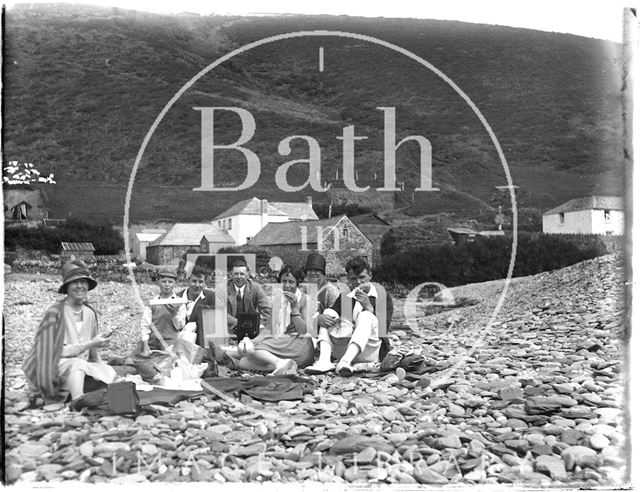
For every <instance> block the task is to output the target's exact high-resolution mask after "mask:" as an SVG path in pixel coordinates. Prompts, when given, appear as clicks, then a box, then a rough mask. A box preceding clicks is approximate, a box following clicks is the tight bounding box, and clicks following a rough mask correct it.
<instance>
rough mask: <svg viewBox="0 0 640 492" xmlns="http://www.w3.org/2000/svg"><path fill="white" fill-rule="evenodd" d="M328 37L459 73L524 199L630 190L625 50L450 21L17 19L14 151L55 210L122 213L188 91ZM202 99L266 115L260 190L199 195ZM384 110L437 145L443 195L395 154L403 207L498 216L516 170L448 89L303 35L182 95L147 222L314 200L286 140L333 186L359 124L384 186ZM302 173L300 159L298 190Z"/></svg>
mask: <svg viewBox="0 0 640 492" xmlns="http://www.w3.org/2000/svg"><path fill="white" fill-rule="evenodd" d="M315 29H327V30H336V31H347V32H354V33H360V34H365V35H369V36H375V37H377V38H380V39H383V40H385V41H388V42H391V43H394V44H397V45H398V46H401V47H402V48H405V49H407V50H410V51H412V52H413V53H415V54H417V55H419V56H422V57H424V58H425V59H427V60H428V61H429V62H430V63H432V64H433V65H434V66H436V67H437V68H439V69H440V70H442V71H443V72H444V73H445V74H447V75H448V76H449V77H450V78H451V79H453V80H454V81H455V82H456V84H458V85H459V86H460V87H461V88H462V89H463V90H464V91H465V92H466V93H467V94H468V95H469V96H470V97H471V99H472V100H473V101H474V102H475V103H476V105H477V106H478V108H479V109H480V110H481V111H482V113H483V114H484V116H485V117H486V119H487V120H488V121H489V123H490V124H491V125H492V127H493V130H494V131H495V133H496V136H497V137H498V139H499V141H500V143H501V145H502V148H503V150H504V152H505V156H506V158H507V160H508V162H509V165H510V170H511V173H512V177H513V180H514V182H515V184H517V185H519V186H520V187H521V190H522V191H523V192H524V195H523V196H525V197H526V203H525V205H526V206H531V207H537V208H541V209H545V208H551V207H552V206H554V205H557V204H558V203H560V202H562V201H565V200H567V199H569V198H573V197H576V196H580V195H583V194H587V193H593V192H597V193H609V194H621V193H622V191H621V182H622V174H623V171H622V169H621V162H622V149H621V133H622V129H621V114H622V111H621V107H620V47H619V46H618V45H615V44H613V43H608V42H604V41H597V40H590V39H585V38H581V37H577V36H571V35H561V34H551V33H542V32H538V31H531V30H522V29H511V28H504V27H494V26H483V25H472V24H464V23H458V22H447V21H425V20H400V19H359V18H347V17H299V16H293V17H283V18H273V17H268V18H245V19H242V18H232V17H216V16H208V17H198V16H176V17H164V16H159V15H151V14H141V13H135V12H132V11H124V10H122V9H101V8H94V7H87V8H80V7H69V6H67V7H60V6H56V7H52V6H42V5H39V6H38V5H36V6H33V7H31V8H24V7H23V8H13V9H11V10H9V11H8V12H7V15H6V30H5V58H4V63H5V81H4V82H5V87H4V91H5V105H4V108H5V113H4V117H5V120H4V129H5V133H4V138H5V145H4V158H5V159H6V160H21V161H29V162H33V163H35V164H37V166H38V168H39V169H40V170H41V171H43V172H54V173H55V174H56V177H57V179H58V183H60V184H59V185H57V186H54V187H51V188H50V190H49V195H50V196H51V199H52V202H53V203H54V205H53V206H52V214H51V215H52V216H63V215H69V214H71V215H75V216H78V215H79V216H82V215H83V214H89V212H88V211H89V210H95V211H96V212H95V213H98V214H103V215H104V216H106V217H112V216H114V215H115V218H117V216H118V215H120V216H121V214H122V212H121V210H122V206H123V202H124V200H123V198H122V197H123V196H124V190H125V184H126V181H127V180H128V178H129V175H130V172H131V169H132V166H133V162H134V160H135V157H136V154H137V152H138V149H139V147H140V145H141V143H142V141H143V139H144V136H145V134H146V133H147V131H148V129H149V127H150V125H151V123H152V122H153V121H154V119H155V118H156V116H157V115H158V113H159V112H160V111H161V110H162V108H163V107H164V105H165V104H166V103H167V102H168V101H169V100H170V98H171V97H172V96H173V95H174V94H175V92H176V91H177V90H179V89H180V88H181V87H182V85H183V84H184V83H185V82H187V81H188V80H189V79H190V78H191V77H192V76H193V75H195V74H196V73H198V72H199V71H200V70H202V69H203V68H204V67H206V66H207V65H208V64H209V63H211V62H212V61H214V60H215V59H217V58H218V57H220V56H222V55H223V54H226V53H228V52H229V51H231V50H232V49H235V48H237V47H240V46H242V45H244V44H246V43H249V42H253V41H256V40H258V39H262V38H264V37H266V36H272V35H275V34H279V33H285V32H292V31H300V30H315ZM320 47H323V48H324V53H325V70H324V71H323V72H320V71H319V70H318V50H319V48H320ZM199 106H236V107H243V108H245V109H247V110H249V111H251V113H252V114H253V116H254V117H255V121H256V133H255V135H254V137H253V138H252V140H251V141H250V142H249V143H248V144H246V145H247V147H249V148H251V150H253V151H254V152H255V153H256V154H258V156H259V158H260V160H261V164H262V174H261V181H260V186H259V187H258V186H256V187H254V188H252V189H250V190H247V191H246V192H241V193H228V192H227V193H216V194H212V193H196V192H190V191H188V190H190V189H191V188H193V187H194V186H198V185H199V182H200V146H201V142H200V113H199V112H197V111H195V110H194V109H193V108H194V107H199ZM380 106H393V107H395V108H396V112H397V123H396V124H397V140H400V139H401V138H404V137H406V136H408V135H415V134H418V135H423V136H425V137H427V138H428V139H429V140H430V141H431V143H432V146H433V176H434V184H435V186H438V187H440V188H441V190H442V191H441V192H439V193H424V192H423V193H416V194H415V195H414V196H413V197H411V195H410V193H409V191H410V190H411V189H413V188H415V187H416V184H417V182H418V179H419V177H418V151H417V146H416V144H408V145H406V146H404V147H403V148H401V150H399V151H398V171H397V174H398V180H399V181H404V182H405V187H406V190H407V192H405V193H399V194H398V196H397V197H396V206H398V207H400V206H401V207H404V210H405V212H406V213H408V214H412V215H422V214H426V213H436V212H439V211H455V212H456V213H458V214H461V215H473V214H477V213H478V211H479V210H490V209H491V208H492V207H494V206H495V196H494V194H495V190H494V186H495V185H499V184H506V179H505V177H504V172H503V170H502V166H501V164H500V162H499V160H498V157H497V154H496V152H495V150H494V148H493V146H492V144H491V141H490V139H489V137H488V135H487V134H486V132H485V131H484V129H483V128H482V126H481V125H480V123H479V122H478V120H477V118H475V116H474V115H473V113H472V111H471V110H470V109H469V108H468V106H467V105H466V104H465V103H464V102H463V101H462V100H461V99H460V98H459V97H458V96H457V95H456V94H455V93H454V91H453V90H452V89H451V88H450V87H449V86H448V85H447V84H445V83H444V82H443V81H442V80H440V79H439V78H438V77H437V76H435V75H434V74H433V73H431V72H429V71H428V70H426V69H425V68H424V67H420V66H419V65H417V64H416V63H415V62H414V61H411V60H409V59H408V58H406V57H403V56H401V55H399V54H397V53H395V52H392V51H390V50H388V49H386V48H383V47H380V46H376V45H373V44H370V43H366V42H364V41H359V40H353V39H346V38H339V37H322V38H308V37H306V38H298V39H290V40H286V41H278V42H276V43H272V44H268V45H263V46H261V47H259V48H256V49H254V50H252V51H250V52H247V53H243V54H242V55H240V56H237V57H235V58H233V59H231V60H229V61H227V62H225V63H224V64H222V65H221V66H220V67H218V68H216V69H215V70H214V71H213V72H210V73H209V74H207V75H206V76H204V77H203V78H201V79H200V80H199V81H198V82H197V83H196V84H194V85H193V87H191V89H190V90H189V91H187V92H186V93H185V95H184V96H183V97H182V98H181V99H180V100H179V101H178V102H177V103H176V105H175V106H174V107H173V108H172V109H171V111H169V112H168V113H167V115H166V117H165V118H164V120H163V122H162V123H161V124H160V126H159V127H158V130H157V131H156V133H155V135H154V136H153V138H152V139H151V141H150V144H149V146H148V148H147V152H146V153H145V157H144V160H143V165H142V166H141V168H140V170H139V172H138V175H137V181H136V187H135V188H134V196H133V202H134V204H137V206H136V211H135V212H134V211H132V216H136V217H138V218H139V219H140V220H145V219H156V218H158V219H159V218H175V219H176V220H186V219H189V218H194V219H198V220H202V219H203V218H207V217H209V214H211V215H215V214H217V213H219V212H220V211H222V210H224V209H225V208H227V206H228V205H229V204H231V203H235V202H236V201H238V200H240V199H242V198H245V197H250V196H263V197H265V198H271V197H278V199H280V200H282V199H291V200H293V199H297V198H298V197H302V196H304V195H305V194H307V193H306V192H305V191H303V192H300V193H299V194H297V195H296V196H283V193H282V192H280V190H278V189H277V188H276V186H275V180H274V174H275V170H276V169H277V168H278V167H279V166H280V165H282V164H283V163H284V162H286V161H288V160H291V159H299V158H304V157H306V155H307V150H306V145H304V144H303V143H302V142H300V141H297V142H294V143H293V144H292V147H293V149H292V152H291V155H289V156H283V155H280V154H279V153H278V143H279V142H280V141H281V140H282V139H283V138H286V137H288V136H290V135H310V136H313V137H314V138H315V139H316V140H317V141H318V142H319V143H320V146H321V157H322V174H323V180H329V181H330V180H331V179H332V177H333V176H335V171H336V169H339V168H341V163H342V143H341V142H340V141H339V140H337V139H336V137H339V136H341V134H342V128H343V127H344V126H346V125H355V131H356V135H359V136H367V137H368V139H367V140H359V141H357V142H356V146H355V162H356V169H358V170H359V171H360V173H361V175H362V176H364V177H365V178H366V179H369V180H371V176H372V174H373V173H376V174H377V175H379V176H381V175H382V171H383V152H382V149H383V138H382V135H383V132H382V128H383V125H382V112H381V111H380V110H377V109H376V107H380ZM239 134H240V125H239V123H238V119H237V117H236V116H235V115H232V114H221V115H220V117H218V116H216V126H215V138H216V141H218V142H221V143H230V142H233V141H235V140H236V139H237V138H238V136H239ZM216 155H218V154H216ZM219 155H220V157H219V160H217V161H216V170H215V172H216V176H217V179H218V178H219V179H220V180H221V181H224V182H226V183H229V184H232V183H235V184H237V183H240V182H241V181H243V179H244V176H245V172H246V170H245V168H246V166H245V164H244V159H243V158H242V157H241V156H240V155H239V153H238V152H226V153H225V152H221V153H220V154H219ZM304 178H305V173H304V172H302V169H300V168H299V166H294V169H293V170H292V174H291V181H292V183H293V184H295V183H301V182H302V181H303V180H304ZM163 187H164V188H163ZM71 190H73V194H72V195H70V194H69V193H70V192H71ZM323 198H325V197H322V196H320V195H317V194H316V199H318V200H320V199H323ZM412 199H413V201H412ZM85 204H86V206H84V205H85ZM78 205H80V206H78ZM193 214H195V215H196V217H194V215H193ZM203 215H204V216H206V217H203Z"/></svg>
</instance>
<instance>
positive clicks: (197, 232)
mask: <svg viewBox="0 0 640 492" xmlns="http://www.w3.org/2000/svg"><path fill="white" fill-rule="evenodd" d="M203 238H204V241H203ZM203 244H204V245H206V246H205V247H206V249H208V252H209V253H216V252H217V251H218V250H219V249H220V248H224V247H229V246H234V245H235V242H234V241H233V238H232V237H231V236H230V235H229V234H228V233H227V231H225V230H224V229H221V228H220V227H218V226H216V225H213V224H175V225H174V226H173V227H172V228H171V229H170V230H169V232H167V233H166V234H164V235H162V236H160V237H158V238H157V239H155V240H154V241H153V242H151V243H150V244H149V245H148V246H147V248H146V256H147V261H148V262H149V263H151V264H153V265H166V264H177V263H178V262H179V261H180V258H181V257H182V255H183V254H184V253H186V252H187V250H189V249H193V250H196V251H202V247H203Z"/></svg>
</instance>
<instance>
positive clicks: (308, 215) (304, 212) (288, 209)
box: [212, 197, 318, 246]
mask: <svg viewBox="0 0 640 492" xmlns="http://www.w3.org/2000/svg"><path fill="white" fill-rule="evenodd" d="M312 205H313V204H312V202H311V197H307V200H306V201H305V202H301V203H295V202H293V203H292V202H268V201H267V200H260V199H259V198H256V197H253V198H250V199H248V200H243V201H241V202H238V203H236V204H235V205H234V206H233V207H231V208H230V209H228V210H227V211H225V212H223V213H221V214H220V215H218V216H217V217H216V218H215V219H213V221H212V223H213V224H214V225H217V226H218V227H220V228H221V229H224V230H226V231H227V232H228V233H229V234H230V235H231V237H233V240H234V241H235V243H236V245H237V246H241V245H243V244H247V242H249V240H250V239H251V238H253V237H254V236H255V235H256V234H258V232H260V230H262V228H263V227H265V226H266V225H267V224H270V223H272V222H291V221H298V220H318V216H317V215H316V213H315V212H314V211H313V206H312Z"/></svg>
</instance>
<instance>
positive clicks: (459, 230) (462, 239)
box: [447, 227, 504, 244]
mask: <svg viewBox="0 0 640 492" xmlns="http://www.w3.org/2000/svg"><path fill="white" fill-rule="evenodd" d="M447 231H449V234H450V235H451V238H452V239H453V240H454V242H455V243H456V244H462V243H472V242H473V241H474V240H475V238H476V237H491V236H504V231H502V230H500V231H476V230H474V229H470V228H468V227H448V228H447Z"/></svg>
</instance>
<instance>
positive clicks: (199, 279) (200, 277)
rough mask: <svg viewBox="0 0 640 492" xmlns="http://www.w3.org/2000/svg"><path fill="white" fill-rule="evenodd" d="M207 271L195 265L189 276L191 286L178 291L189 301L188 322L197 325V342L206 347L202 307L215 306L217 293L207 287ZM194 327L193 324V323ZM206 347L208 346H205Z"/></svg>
mask: <svg viewBox="0 0 640 492" xmlns="http://www.w3.org/2000/svg"><path fill="white" fill-rule="evenodd" d="M205 279H206V274H205V271H204V270H203V269H202V268H201V267H198V266H195V267H193V270H192V271H191V275H190V276H189V287H187V288H186V289H184V290H182V291H180V292H178V294H177V295H178V297H182V298H183V299H185V300H186V301H187V304H186V308H187V309H186V322H187V326H185V329H186V328H188V325H189V323H194V324H195V326H196V330H195V332H196V342H195V343H196V344H198V345H200V346H201V347H204V332H203V328H202V309H203V308H204V309H208V308H211V309H212V308H214V307H215V305H216V295H215V292H214V291H213V290H211V289H207V288H206V287H205ZM191 327H193V325H191ZM205 348H206V347H205Z"/></svg>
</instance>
